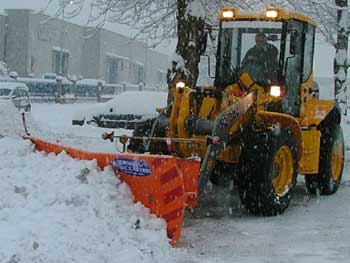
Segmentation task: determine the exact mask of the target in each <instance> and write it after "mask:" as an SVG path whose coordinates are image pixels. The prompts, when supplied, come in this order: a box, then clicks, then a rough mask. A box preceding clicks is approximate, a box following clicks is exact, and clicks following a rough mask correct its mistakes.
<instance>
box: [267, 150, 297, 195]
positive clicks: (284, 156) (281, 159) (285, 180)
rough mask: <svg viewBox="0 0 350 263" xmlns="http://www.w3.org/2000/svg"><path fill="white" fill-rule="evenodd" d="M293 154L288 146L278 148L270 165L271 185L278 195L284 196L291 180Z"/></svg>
mask: <svg viewBox="0 0 350 263" xmlns="http://www.w3.org/2000/svg"><path fill="white" fill-rule="evenodd" d="M293 168H294V167H293V154H292V151H291V149H290V148H289V147H288V146H282V147H281V148H279V149H278V151H277V153H276V155H275V158H274V160H273V165H272V185H273V188H274V191H275V193H276V194H277V195H279V196H284V195H285V194H286V193H287V192H288V190H289V188H290V186H291V185H292V180H293V170H294V169H293Z"/></svg>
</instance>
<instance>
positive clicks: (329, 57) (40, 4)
mask: <svg viewBox="0 0 350 263" xmlns="http://www.w3.org/2000/svg"><path fill="white" fill-rule="evenodd" d="M0 1H1V5H0V12H3V10H4V9H9V8H27V9H32V10H35V11H39V10H41V9H43V8H45V7H46V5H47V3H48V0H0ZM54 2H55V4H53V6H52V7H51V8H50V9H49V10H48V12H49V14H53V13H54V12H55V8H57V3H58V0H54ZM87 16H88V13H87V12H82V13H81V14H80V15H79V16H78V17H76V18H74V19H73V20H72V21H71V22H74V23H78V24H82V25H84V24H86V21H87ZM107 29H109V30H112V31H115V32H118V33H121V34H124V35H127V36H129V37H131V36H132V34H133V33H135V31H133V30H132V29H130V28H128V27H126V26H123V25H119V24H110V25H108V26H107ZM175 45H176V41H175V40H173V41H172V42H171V43H170V45H168V46H167V45H165V44H163V45H160V46H159V47H157V48H156V50H157V51H160V52H162V53H165V54H167V55H168V56H169V57H171V55H172V54H173V52H174V50H175ZM333 57H334V48H332V47H330V46H329V45H327V44H321V43H319V41H317V42H316V53H315V62H314V65H315V67H314V69H315V75H316V76H332V75H333V73H332V72H333Z"/></svg>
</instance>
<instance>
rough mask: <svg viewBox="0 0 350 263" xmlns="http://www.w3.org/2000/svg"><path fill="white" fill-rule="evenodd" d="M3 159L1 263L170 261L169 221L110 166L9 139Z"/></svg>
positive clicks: (0, 145) (0, 144)
mask: <svg viewBox="0 0 350 263" xmlns="http://www.w3.org/2000/svg"><path fill="white" fill-rule="evenodd" d="M16 128H17V127H16ZM0 156H1V158H0V167H1V169H0V180H1V184H0V244H1V246H0V262H55V263H60V262H62V263H63V262H64V263H66V262H81V263H88V262H94V263H95V262H123V263H128V262H132V263H136V262H146V263H148V262H152V263H153V262H170V261H169V260H170V259H171V258H169V256H170V252H171V250H170V247H169V244H168V240H167V238H166V230H165V228H166V225H165V223H164V221H162V220H160V219H157V218H155V216H153V215H150V214H149V212H148V210H147V209H146V208H144V207H143V206H142V205H140V204H135V205H134V204H133V202H132V199H131V193H130V190H129V188H128V187H127V185H126V184H124V183H121V182H120V181H119V179H118V178H116V177H115V176H114V174H113V172H112V171H111V170H109V169H107V170H105V171H103V172H100V171H98V169H97V168H96V163H95V161H77V160H74V159H71V158H70V157H69V156H67V155H66V154H60V155H58V156H56V155H54V154H50V155H47V156H45V155H44V154H41V153H34V152H32V144H31V143H30V142H28V141H22V140H18V139H13V138H8V137H7V138H6V137H5V138H2V139H0Z"/></svg>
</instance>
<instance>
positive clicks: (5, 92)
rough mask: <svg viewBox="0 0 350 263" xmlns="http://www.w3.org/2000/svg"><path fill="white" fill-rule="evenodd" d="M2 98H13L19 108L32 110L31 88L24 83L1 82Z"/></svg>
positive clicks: (0, 94)
mask: <svg viewBox="0 0 350 263" xmlns="http://www.w3.org/2000/svg"><path fill="white" fill-rule="evenodd" d="M0 99H2V100H12V101H13V104H14V105H15V106H16V107H17V108H18V109H22V110H25V111H30V110H31V104H30V98H29V89H28V87H27V85H25V84H23V83H18V82H0Z"/></svg>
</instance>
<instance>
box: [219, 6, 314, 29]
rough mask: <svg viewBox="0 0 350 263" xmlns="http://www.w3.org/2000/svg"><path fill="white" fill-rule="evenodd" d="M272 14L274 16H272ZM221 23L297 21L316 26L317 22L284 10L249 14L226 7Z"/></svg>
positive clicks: (270, 9) (268, 9)
mask: <svg viewBox="0 0 350 263" xmlns="http://www.w3.org/2000/svg"><path fill="white" fill-rule="evenodd" d="M225 12H229V13H230V12H232V16H231V15H228V16H227V15H225ZM271 14H272V15H271ZM219 19H220V20H221V21H237V20H260V21H264V20H265V21H283V20H290V19H296V20H300V21H303V22H306V23H309V24H311V25H314V26H316V22H315V21H314V20H313V19H311V18H310V17H308V16H305V15H303V14H300V13H296V12H290V11H287V10H285V9H283V8H278V7H269V8H267V9H265V10H263V11H262V12H255V13H253V12H247V11H243V10H239V9H238V8H234V7H224V8H223V9H222V10H221V12H220V15H219Z"/></svg>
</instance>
